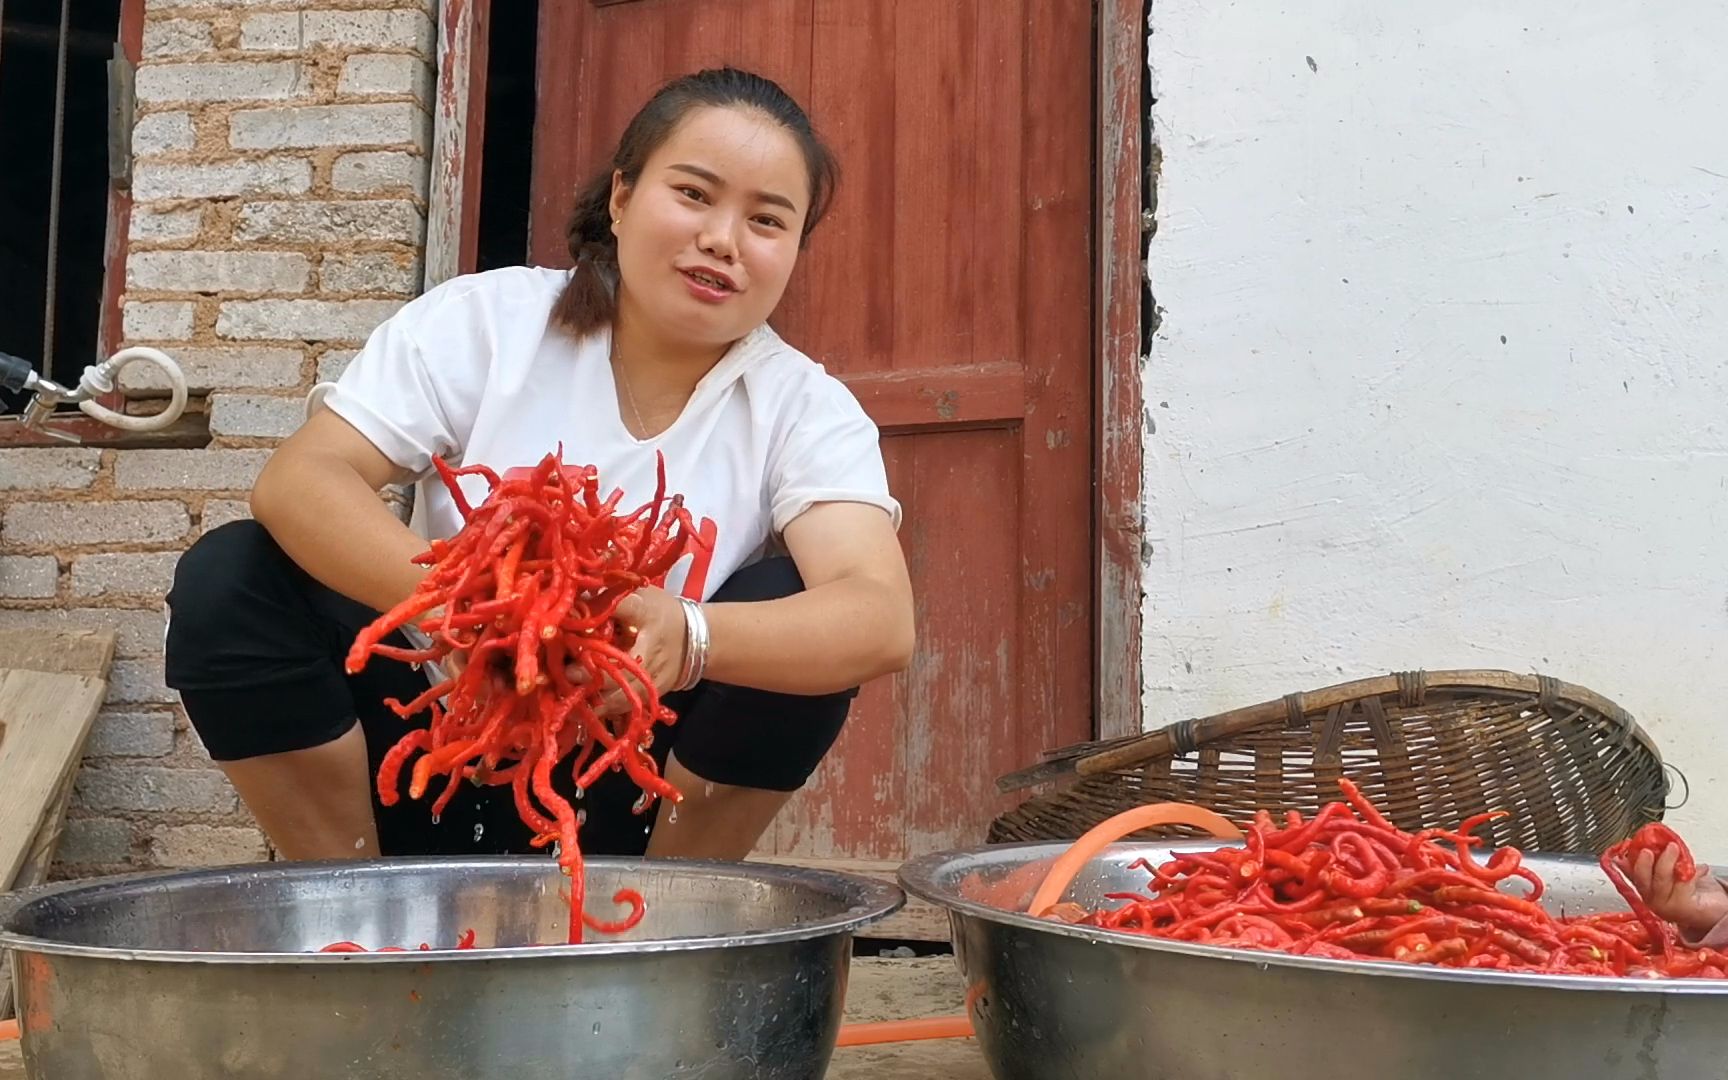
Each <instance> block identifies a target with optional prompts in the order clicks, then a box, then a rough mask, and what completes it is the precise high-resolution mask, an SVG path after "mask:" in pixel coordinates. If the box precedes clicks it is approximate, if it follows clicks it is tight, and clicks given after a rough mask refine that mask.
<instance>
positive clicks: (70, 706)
mask: <svg viewBox="0 0 1728 1080" xmlns="http://www.w3.org/2000/svg"><path fill="white" fill-rule="evenodd" d="M114 637H115V635H114V632H113V631H111V630H72V631H59V632H54V631H42V630H39V629H38V630H4V631H0V665H4V667H0V792H4V793H5V797H4V798H0V892H4V891H7V890H9V889H15V888H16V889H24V888H29V887H30V886H32V885H39V884H42V883H43V882H45V881H47V880H48V871H49V869H50V867H51V866H52V865H53V863H54V851H55V848H56V847H58V845H59V843H60V834H61V832H62V830H63V829H64V826H65V820H66V807H67V805H68V804H69V803H70V802H71V801H72V783H73V777H74V775H75V774H76V772H77V768H78V762H79V761H80V760H81V759H82V757H83V754H84V743H85V740H86V739H87V738H88V737H89V734H90V725H91V723H92V721H94V720H95V718H96V712H97V710H98V709H100V708H101V707H102V699H103V698H104V697H106V696H107V692H108V681H107V680H108V669H109V667H110V665H112V664H113V662H114ZM4 960H5V957H4V954H0V1018H3V1017H7V1016H10V1015H11V1014H12V984H11V978H10V973H9V966H8V965H6V964H5V963H4Z"/></svg>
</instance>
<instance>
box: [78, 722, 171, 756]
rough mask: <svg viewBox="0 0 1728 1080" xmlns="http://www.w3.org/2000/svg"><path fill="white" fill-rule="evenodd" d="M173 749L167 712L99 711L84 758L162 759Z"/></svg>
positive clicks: (85, 746) (85, 747)
mask: <svg viewBox="0 0 1728 1080" xmlns="http://www.w3.org/2000/svg"><path fill="white" fill-rule="evenodd" d="M173 749H174V714H173V713H171V712H103V713H101V714H100V715H98V716H97V717H96V723H95V724H94V725H93V726H92V727H91V729H90V740H89V741H88V742H86V743H85V744H84V754H85V756H86V757H165V756H167V755H168V753H169V752H170V751H172V750H173Z"/></svg>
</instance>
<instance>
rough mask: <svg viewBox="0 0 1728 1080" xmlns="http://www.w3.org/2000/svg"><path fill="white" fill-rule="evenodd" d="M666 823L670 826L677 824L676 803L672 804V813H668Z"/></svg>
mask: <svg viewBox="0 0 1728 1080" xmlns="http://www.w3.org/2000/svg"><path fill="white" fill-rule="evenodd" d="M666 821H667V823H668V824H671V825H676V824H678V804H677V803H673V804H672V813H670V814H668V815H667V816H666Z"/></svg>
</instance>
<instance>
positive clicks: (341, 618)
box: [167, 521, 528, 859]
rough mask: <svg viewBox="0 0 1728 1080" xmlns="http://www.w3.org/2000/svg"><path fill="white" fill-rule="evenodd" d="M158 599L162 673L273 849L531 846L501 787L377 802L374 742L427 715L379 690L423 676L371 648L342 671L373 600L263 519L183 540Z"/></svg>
mask: <svg viewBox="0 0 1728 1080" xmlns="http://www.w3.org/2000/svg"><path fill="white" fill-rule="evenodd" d="M168 607H169V622H168V640H167V683H168V685H169V686H171V687H173V688H174V689H176V690H178V691H179V692H180V697H181V701H182V703H183V704H184V705H185V707H186V713H187V716H188V717H189V718H190V719H191V721H192V725H193V727H194V728H195V729H196V730H197V732H198V736H199V738H200V739H201V740H202V741H203V743H204V747H205V749H206V750H207V751H208V752H209V754H210V756H211V758H212V759H214V760H215V761H216V762H217V764H218V765H219V766H220V767H221V768H222V770H223V772H224V773H226V774H227V776H228V778H229V781H230V782H231V783H233V785H234V788H235V790H236V791H237V792H238V793H239V795H240V798H241V799H242V800H243V801H244V802H245V804H246V806H247V809H249V810H250V811H251V812H252V815H253V816H254V817H255V818H257V820H258V823H259V825H260V826H261V827H262V828H263V829H264V831H265V833H266V834H267V835H268V836H269V837H270V841H271V843H272V844H273V845H274V846H275V848H276V850H277V851H278V852H280V853H281V855H282V856H283V857H284V858H288V859H319V858H372V857H376V856H378V855H380V854H383V855H418V854H441V853H458V852H470V853H475V854H491V853H496V852H503V851H516V850H522V851H526V850H528V848H527V837H526V831H527V830H526V827H525V826H523V825H521V823H520V822H519V821H517V820H516V815H515V811H514V808H513V807H512V806H511V805H510V797H509V796H510V793H509V789H508V788H488V789H479V788H473V787H470V786H467V785H465V790H463V791H462V792H461V793H460V794H459V795H458V796H457V798H456V799H455V800H453V801H452V803H451V805H450V807H449V808H448V809H447V810H446V811H445V813H444V814H443V815H442V820H434V819H433V818H432V812H431V808H430V803H431V801H432V799H433V798H434V797H435V796H436V795H437V794H438V791H437V789H436V788H435V789H434V790H433V791H432V792H429V793H428V796H427V797H426V798H425V799H422V800H410V799H408V798H406V797H405V795H404V797H403V798H402V799H400V801H398V802H397V804H396V805H395V806H393V807H384V806H383V805H381V803H380V802H379V800H378V798H377V795H376V792H375V784H374V783H373V777H375V776H376V775H377V771H378V765H379V763H380V762H381V761H382V759H383V756H384V753H385V751H387V750H388V749H389V748H390V746H391V745H393V744H394V743H395V742H396V741H397V740H398V739H400V738H401V737H402V735H403V734H405V733H406V732H408V731H409V730H410V729H411V728H412V727H415V726H422V727H423V726H425V724H426V722H427V717H425V716H424V715H422V716H419V717H416V718H415V721H414V722H413V723H411V722H409V721H405V720H403V719H401V718H400V717H398V716H396V714H395V713H393V712H392V711H390V709H389V707H388V706H387V705H385V704H384V701H385V699H386V698H395V699H397V700H399V701H408V700H411V699H412V698H414V697H416V696H418V695H419V694H420V692H421V691H423V690H424V689H425V688H426V676H425V675H424V674H423V673H422V672H420V671H417V670H415V669H414V668H413V667H411V666H410V665H407V664H403V663H399V662H397V661H392V660H384V659H380V658H373V659H372V660H371V661H370V662H369V663H368V664H367V665H366V668H365V669H364V670H362V671H361V672H360V673H359V674H358V675H354V676H349V675H348V674H347V673H346V672H345V671H344V670H343V666H342V665H343V661H344V659H345V658H346V656H347V653H348V649H349V647H350V646H351V645H352V643H353V641H354V637H355V635H356V634H358V633H359V631H360V630H361V628H363V627H365V626H366V625H367V624H368V623H370V622H371V621H372V620H373V619H374V618H376V617H377V612H375V611H372V610H371V609H369V608H367V607H366V606H365V605H363V604H359V603H356V602H354V601H352V600H349V599H348V598H346V597H344V596H341V595H339V594H338V593H335V592H333V591H331V590H330V589H327V588H325V587H324V586H323V585H320V584H319V583H318V582H316V581H314V580H313V579H312V578H311V577H310V576H309V575H308V574H306V572H305V571H303V570H301V569H300V568H299V567H298V566H297V565H295V563H294V562H293V560H292V559H290V558H289V557H288V555H287V554H286V553H285V552H283V551H282V549H281V548H280V547H279V546H278V545H277V544H276V542H275V540H274V539H272V538H271V536H270V534H269V533H268V532H267V531H265V529H264V528H263V526H261V525H259V524H257V523H256V522H253V521H238V522H234V523H232V524H229V525H225V526H223V527H221V528H219V529H216V530H214V531H213V532H211V533H209V534H207V535H206V536H204V537H203V538H202V539H200V540H199V541H198V542H197V543H196V544H194V545H193V546H192V548H191V549H190V550H188V551H187V552H186V554H185V555H184V556H182V557H181V559H180V563H179V565H178V566H177V567H176V569H175V575H174V587H173V590H172V591H171V592H170V593H169V596H168ZM391 641H392V643H393V644H397V645H405V644H406V642H405V641H403V640H401V639H400V638H399V636H393V638H392V639H391ZM404 780H406V775H404Z"/></svg>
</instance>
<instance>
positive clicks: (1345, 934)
mask: <svg viewBox="0 0 1728 1080" xmlns="http://www.w3.org/2000/svg"><path fill="white" fill-rule="evenodd" d="M1341 786H1343V787H1344V788H1345V792H1346V796H1347V797H1351V796H1352V795H1353V796H1354V797H1353V798H1350V801H1349V802H1347V803H1345V802H1334V803H1328V804H1326V805H1325V806H1323V807H1322V808H1321V809H1320V811H1319V813H1317V814H1316V815H1315V816H1314V817H1313V818H1311V819H1308V820H1306V821H1304V820H1303V819H1302V818H1301V816H1300V815H1299V814H1287V815H1286V818H1285V822H1284V824H1283V825H1281V826H1276V827H1275V826H1273V825H1272V824H1271V822H1272V818H1271V817H1270V815H1260V814H1257V815H1255V822H1254V825H1253V826H1252V827H1251V829H1250V832H1249V834H1248V840H1247V843H1246V844H1245V845H1244V846H1243V847H1232V848H1220V849H1218V850H1216V851H1211V852H1189V853H1183V854H1181V855H1179V856H1176V857H1173V858H1171V859H1170V860H1168V861H1166V862H1165V863H1163V864H1162V865H1159V866H1157V867H1155V868H1154V867H1152V866H1150V865H1149V864H1144V863H1142V864H1141V868H1142V869H1145V870H1146V871H1147V872H1148V874H1149V875H1150V876H1151V879H1152V880H1151V883H1150V888H1149V893H1150V895H1148V896H1143V897H1142V896H1138V895H1130V896H1122V897H1120V899H1121V900H1122V901H1123V903H1122V906H1121V907H1119V908H1117V909H1115V910H1114V911H1100V912H1095V913H1093V914H1091V915H1077V918H1079V919H1080V921H1082V922H1085V923H1087V924H1089V925H1092V926H1096V927H1099V928H1102V929H1117V930H1122V931H1125V932H1131V933H1141V934H1150V935H1154V936H1159V937H1167V938H1174V939H1178V940H1190V941H1197V942H1204V943H1210V944H1215V945H1224V946H1230V947H1236V948H1247V949H1280V950H1283V951H1286V952H1290V953H1295V954H1298V955H1306V956H1321V957H1327V958H1333V959H1339V958H1365V959H1390V960H1393V961H1402V962H1409V963H1424V964H1436V965H1442V966H1448V967H1463V968H1471V969H1476V970H1511V971H1537V972H1562V973H1568V974H1579V975H1619V974H1649V975H1656V976H1661V977H1669V978H1682V977H1684V978H1712V979H1714V978H1728V955H1724V954H1722V953H1719V952H1715V951H1713V950H1697V949H1686V948H1683V947H1680V946H1679V945H1678V943H1677V941H1676V940H1675V933H1674V930H1673V928H1672V927H1670V926H1668V925H1667V924H1665V923H1662V922H1661V921H1660V920H1657V919H1655V918H1654V917H1653V915H1652V914H1651V913H1650V912H1649V910H1648V907H1647V906H1645V905H1644V904H1643V903H1642V900H1641V899H1640V898H1638V897H1637V895H1636V892H1635V890H1632V889H1631V886H1630V883H1629V882H1627V881H1626V880H1625V876H1624V866H1625V865H1626V864H1627V863H1629V861H1630V859H1632V858H1635V857H1636V855H1637V853H1638V852H1639V851H1642V850H1651V851H1654V852H1661V851H1663V850H1666V848H1667V845H1668V844H1670V843H1676V842H1678V838H1677V837H1674V836H1673V834H1672V831H1671V830H1666V829H1665V828H1663V829H1660V830H1658V829H1651V828H1646V829H1644V830H1641V831H1640V833H1639V834H1638V835H1636V836H1634V837H1632V838H1629V839H1628V840H1627V841H1625V842H1623V843H1622V844H1619V845H1616V846H1615V847H1614V848H1612V849H1610V850H1609V851H1608V852H1606V853H1604V857H1603V864H1604V870H1605V871H1606V872H1607V873H1608V876H1609V879H1610V881H1613V882H1614V883H1615V886H1616V888H1620V889H1621V890H1622V891H1623V892H1624V893H1627V894H1628V895H1627V900H1628V905H1629V906H1630V907H1631V908H1632V910H1630V911H1620V912H1605V913H1600V914H1593V915H1585V916H1570V917H1557V916H1554V915H1552V914H1550V913H1549V912H1548V911H1547V910H1546V909H1545V908H1543V907H1542V906H1541V905H1539V904H1537V903H1535V902H1534V901H1535V900H1536V899H1537V898H1538V897H1540V895H1541V892H1542V888H1543V885H1542V880H1541V878H1540V877H1539V876H1537V875H1536V874H1535V873H1533V872H1532V871H1531V870H1530V869H1529V868H1528V867H1526V866H1524V865H1523V856H1522V853H1521V852H1519V851H1518V849H1517V848H1513V847H1504V848H1498V849H1494V850H1492V851H1490V852H1488V853H1486V857H1485V858H1484V859H1483V860H1481V861H1478V860H1477V859H1476V857H1475V856H1473V855H1472V853H1471V851H1470V849H1471V848H1472V847H1474V846H1477V845H1479V844H1481V843H1482V841H1481V840H1480V839H1478V838H1477V837H1475V836H1472V835H1471V832H1472V831H1473V830H1475V829H1478V828H1480V827H1481V826H1482V825H1484V824H1486V823H1487V822H1489V821H1492V820H1497V819H1498V818H1500V817H1502V816H1504V815H1503V814H1501V813H1499V812H1494V813H1491V814H1478V815H1475V816H1474V817H1472V818H1470V819H1468V820H1466V821H1465V822H1464V823H1463V824H1462V825H1461V826H1460V827H1459V828H1458V829H1456V830H1437V829H1430V830H1424V831H1422V832H1420V833H1416V834H1414V835H1411V834H1408V833H1403V832H1400V831H1398V830H1396V829H1395V828H1393V827H1392V826H1390V825H1389V824H1388V823H1387V822H1386V819H1385V818H1384V817H1382V816H1380V815H1378V814H1377V813H1374V812H1373V808H1372V807H1371V806H1368V805H1367V802H1366V800H1365V799H1363V798H1361V796H1360V792H1359V791H1356V790H1355V789H1353V787H1351V786H1349V785H1347V784H1346V785H1341ZM1442 841H1444V842H1446V843H1448V844H1449V845H1450V848H1451V850H1448V849H1447V848H1443V847H1441V846H1440V842H1442ZM1681 850H1682V856H1683V857H1682V858H1681V859H1680V860H1678V862H1679V867H1678V869H1679V871H1680V872H1682V873H1686V872H1690V871H1693V870H1694V867H1695V864H1692V863H1691V862H1690V861H1689V860H1690V858H1691V856H1690V853H1689V852H1686V851H1685V850H1684V845H1681ZM1512 878H1520V879H1522V880H1523V881H1525V882H1527V883H1528V884H1529V886H1530V892H1529V895H1527V896H1515V895H1510V894H1508V893H1505V892H1502V891H1500V889H1499V887H1498V886H1499V883H1500V882H1503V881H1507V880H1510V879H1512ZM1111 899H1112V900H1115V899H1117V897H1112V898H1111Z"/></svg>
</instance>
